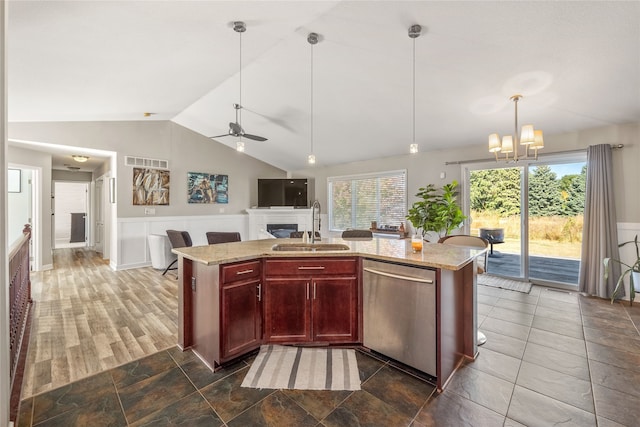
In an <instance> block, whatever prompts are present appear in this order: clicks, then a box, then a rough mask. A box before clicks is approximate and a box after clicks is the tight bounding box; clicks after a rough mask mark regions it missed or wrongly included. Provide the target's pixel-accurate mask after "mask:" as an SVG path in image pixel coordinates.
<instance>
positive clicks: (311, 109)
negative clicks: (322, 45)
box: [310, 43, 313, 154]
mask: <svg viewBox="0 0 640 427" xmlns="http://www.w3.org/2000/svg"><path fill="white" fill-rule="evenodd" d="M310 45H311V85H310V86H311V97H310V99H311V108H310V111H311V138H310V139H311V154H313V44H312V43H311V44H310Z"/></svg>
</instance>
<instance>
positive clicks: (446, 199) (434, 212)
mask: <svg viewBox="0 0 640 427" xmlns="http://www.w3.org/2000/svg"><path fill="white" fill-rule="evenodd" d="M416 197H418V198H419V199H420V200H418V201H417V202H415V203H414V204H413V205H412V206H411V208H410V209H409V213H408V214H407V216H406V218H407V219H408V220H409V222H411V225H413V228H414V229H415V230H421V232H422V237H423V238H425V237H426V236H427V233H429V232H434V233H437V234H438V237H444V236H448V235H449V234H450V233H451V232H452V231H453V230H455V229H456V228H460V226H461V225H462V222H463V221H464V220H465V219H466V218H467V217H466V216H464V215H463V213H462V209H460V206H459V205H458V202H457V200H458V182H457V181H455V180H454V181H452V182H451V184H446V185H444V186H442V189H441V190H440V191H438V189H436V187H435V185H433V184H429V185H427V186H426V187H421V188H419V189H418V193H417V194H416Z"/></svg>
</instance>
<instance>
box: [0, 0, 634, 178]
mask: <svg viewBox="0 0 640 427" xmlns="http://www.w3.org/2000/svg"><path fill="white" fill-rule="evenodd" d="M233 21H244V22H245V23H246V26H247V31H246V32H245V33H243V35H242V55H240V43H239V42H240V36H239V34H238V33H236V32H234V31H233V29H232V23H233ZM412 24H420V25H422V27H423V32H422V36H421V37H419V38H417V39H416V40H415V52H416V57H415V58H416V59H415V66H416V75H415V89H416V90H415V114H416V120H415V139H416V142H417V143H418V144H419V146H420V149H421V150H434V149H445V148H451V147H459V146H467V145H472V144H486V138H487V135H488V134H489V133H491V132H498V133H501V134H503V133H510V132H512V131H513V104H512V103H511V102H510V101H509V97H510V96H511V95H513V94H515V93H520V94H522V95H524V98H523V99H522V101H521V102H520V104H519V113H520V121H521V123H522V124H524V123H525V122H526V123H533V124H534V125H536V127H537V128H541V129H543V130H544V132H545V135H550V134H554V133H563V132H569V131H573V130H579V129H585V128H590V127H596V126H603V125H607V124H615V123H626V122H630V121H636V120H638V118H639V117H640V3H639V2H637V1H634V2H608V1H600V2H595V1H594V2H582V1H577V2H575V1H571V2H569V1H567V2H564V1H548V2H538V1H518V2H502V1H499V2H488V1H470V2H449V1H442V2H438V1H408V2H403V1H332V2H330V1H318V2H313V1H279V2H272V1H255V2H248V1H135V2H134V1H123V2H122V1H118V2H116V1H66V2H64V1H11V2H10V3H9V34H8V58H9V59H8V70H9V101H8V102H9V104H8V112H9V121H87V120H91V121H94V120H99V121H102V120H107V121H110V120H173V121H174V122H176V123H178V124H180V125H183V126H185V127H188V128H190V129H192V130H194V131H196V132H199V133H201V134H202V135H205V136H212V135H219V134H225V133H227V131H228V128H229V122H232V121H235V111H234V108H233V104H234V103H238V102H239V101H240V99H239V98H240V72H239V71H240V59H242V73H241V74H242V94H241V96H242V100H241V102H242V105H243V106H244V109H243V112H242V127H243V128H244V129H245V131H246V132H247V133H250V134H257V135H261V136H265V137H267V138H268V141H265V142H256V141H251V140H246V139H245V144H246V154H247V155H250V156H253V157H256V158H258V159H261V160H264V161H266V162H268V163H270V164H273V165H274V166H277V167H280V168H282V169H285V170H297V169H302V168H305V167H306V166H307V164H306V159H307V154H309V152H310V141H311V117H313V141H314V142H313V144H314V152H315V155H316V157H317V161H318V164H317V166H319V167H321V166H324V165H331V164H336V163H343V162H349V161H355V160H365V159H371V158H378V157H385V156H393V155H399V154H403V153H407V152H408V146H409V143H410V142H411V141H412V134H413V119H412V117H413V116H412V111H413V99H414V97H413V96H414V93H413V82H412V58H413V57H412V52H413V50H412V49H413V41H412V39H410V38H409V37H408V34H407V31H408V28H409V27H410V26H411V25H412ZM310 32H316V33H318V34H319V35H320V42H319V43H318V44H316V45H315V46H314V47H313V48H311V45H310V44H309V43H308V42H307V35H308V34H309V33H310ZM312 49H313V67H312V66H311V50H312ZM312 70H313V116H311V106H312V102H311V94H312V91H311V83H312V80H311V74H312ZM144 112H151V113H154V114H153V115H151V116H150V117H144V116H143V113H144ZM217 141H218V142H220V143H222V144H227V145H229V146H230V147H235V145H236V141H237V138H236V137H231V136H227V137H222V138H218V139H217ZM211 143H215V142H214V141H211Z"/></svg>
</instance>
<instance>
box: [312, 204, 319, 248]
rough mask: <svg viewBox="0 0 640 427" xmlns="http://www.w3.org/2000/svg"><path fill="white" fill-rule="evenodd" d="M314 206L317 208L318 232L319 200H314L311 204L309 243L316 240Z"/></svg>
mask: <svg viewBox="0 0 640 427" xmlns="http://www.w3.org/2000/svg"><path fill="white" fill-rule="evenodd" d="M316 208H318V232H320V202H318V201H317V200H314V202H313V205H312V206H311V243H315V242H316Z"/></svg>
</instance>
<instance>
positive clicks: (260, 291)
mask: <svg viewBox="0 0 640 427" xmlns="http://www.w3.org/2000/svg"><path fill="white" fill-rule="evenodd" d="M257 288H258V301H262V283H258V286H257Z"/></svg>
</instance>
